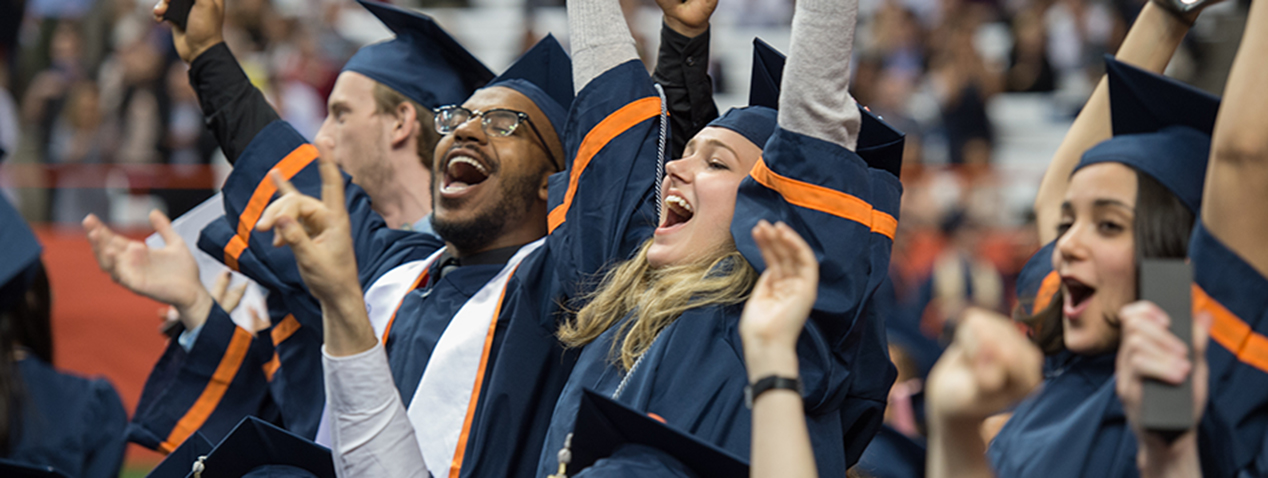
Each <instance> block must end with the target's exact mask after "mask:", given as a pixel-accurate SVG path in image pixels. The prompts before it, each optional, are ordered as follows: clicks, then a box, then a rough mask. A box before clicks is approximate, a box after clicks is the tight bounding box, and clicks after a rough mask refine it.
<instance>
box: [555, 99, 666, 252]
mask: <svg viewBox="0 0 1268 478" xmlns="http://www.w3.org/2000/svg"><path fill="white" fill-rule="evenodd" d="M656 116H660V98H658V97H655V96H649V97H647V98H643V99H640V100H637V101H634V102H632V103H630V104H628V105H625V106H623V107H621V109H619V110H616V112H614V113H612V114H610V115H608V117H607V118H604V119H603V121H600V122H599V124H597V125H595V127H594V129H591V130H590V132H589V133H586V137H585V139H583V140H582V141H581V146H580V147H578V148H577V157H576V159H574V160H573V162H572V170H571V171H570V172H569V174H568V190H567V191H566V192H565V193H564V201H563V203H561V204H559V206H556V207H555V209H554V210H552V211H550V215H549V216H547V218H546V224H547V227H548V229H547V230H548V231H551V232H553V231H554V230H555V229H556V228H558V227H559V226H560V225H562V224H563V223H564V220H565V219H567V216H568V208H569V207H571V206H572V200H573V198H575V197H576V195H577V181H578V180H580V178H581V173H582V171H585V169H586V166H589V165H590V160H592V159H594V156H595V155H596V154H599V151H602V150H603V147H604V146H607V145H608V143H610V142H612V140H613V139H615V138H616V137H617V136H620V135H621V133H624V132H626V131H628V130H629V129H630V128H633V127H634V125H637V124H639V123H642V122H643V121H646V120H648V119H650V118H654V117H656Z"/></svg>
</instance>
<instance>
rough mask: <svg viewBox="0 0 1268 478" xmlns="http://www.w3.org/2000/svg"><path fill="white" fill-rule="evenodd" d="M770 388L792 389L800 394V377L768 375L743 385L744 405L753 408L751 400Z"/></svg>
mask: <svg viewBox="0 0 1268 478" xmlns="http://www.w3.org/2000/svg"><path fill="white" fill-rule="evenodd" d="M771 390H792V391H794V392H797V395H801V394H802V389H801V379H799V378H789V377H780V376H778V375H768V376H766V377H763V378H762V379H761V380H758V381H757V382H755V383H753V384H751V385H748V386H746V387H744V405H745V406H747V407H748V408H749V409H750V410H752V409H753V401H754V400H757V397H759V396H761V395H762V394H763V393H766V392H769V391H771Z"/></svg>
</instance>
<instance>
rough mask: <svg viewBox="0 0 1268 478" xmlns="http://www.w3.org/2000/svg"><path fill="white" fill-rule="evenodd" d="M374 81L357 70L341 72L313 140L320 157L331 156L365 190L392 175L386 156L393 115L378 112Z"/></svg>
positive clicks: (385, 180) (375, 186)
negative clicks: (323, 119)
mask: <svg viewBox="0 0 1268 478" xmlns="http://www.w3.org/2000/svg"><path fill="white" fill-rule="evenodd" d="M375 84H376V82H375V81H374V80H371V79H370V78H369V77H367V76H365V75H362V74H360V73H357V72H353V71H345V72H343V73H340V74H339V78H338V79H336V80H335V87H334V89H333V90H332V91H331V92H330V98H329V99H328V100H327V103H326V106H327V111H326V120H325V121H323V122H322V123H321V129H320V130H318V131H317V138H316V141H314V143H315V144H316V145H317V149H318V151H319V152H320V154H321V156H322V157H325V158H330V159H331V160H334V162H335V164H338V165H339V167H341V168H343V170H344V171H346V172H347V173H348V174H349V175H351V176H352V181H353V182H355V183H357V185H358V186H361V187H362V188H364V189H366V190H367V191H375V190H377V189H378V188H379V187H380V186H381V185H384V184H387V183H388V182H389V181H390V180H391V178H392V166H391V164H390V162H389V161H388V160H387V156H388V149H389V148H390V143H391V135H390V134H391V127H392V121H390V120H393V119H394V118H392V117H391V116H390V115H385V114H380V113H378V111H377V108H376V107H375V103H374V85H375Z"/></svg>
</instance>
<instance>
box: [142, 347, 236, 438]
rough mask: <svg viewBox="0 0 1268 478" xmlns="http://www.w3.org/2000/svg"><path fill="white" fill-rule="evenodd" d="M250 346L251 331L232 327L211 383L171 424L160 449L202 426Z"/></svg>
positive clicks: (226, 388) (218, 401)
mask: <svg viewBox="0 0 1268 478" xmlns="http://www.w3.org/2000/svg"><path fill="white" fill-rule="evenodd" d="M250 347H251V333H250V332H247V331H246V330H245V329H243V328H241V327H234V330H233V338H232V339H230V341H229V348H228V350H226V351H225V355H224V357H222V358H221V359H220V365H218V366H216V371H215V372H214V373H213V374H212V376H211V383H208V384H207V388H204V389H203V393H202V394H201V395H199V396H198V400H196V401H195V402H194V406H192V407H190V408H189V411H187V412H185V416H183V417H181V419H180V420H179V421H177V422H176V426H175V427H172V433H171V434H169V435H168V436H167V440H164V441H163V443H161V444H159V448H160V449H162V450H164V451H165V452H168V453H170V452H171V451H172V450H175V449H176V447H178V446H180V444H181V442H184V441H185V439H186V438H189V436H190V435H192V434H193V433H194V432H195V431H197V430H198V429H199V428H202V426H203V423H206V421H207V418H208V417H210V416H211V412H213V411H215V410H216V406H217V405H219V404H220V399H222V398H224V396H225V391H226V390H228V389H229V384H230V383H231V382H233V378H234V377H235V376H237V375H238V369H240V368H241V367H242V361H243V360H244V359H246V356H247V351H248V349H250Z"/></svg>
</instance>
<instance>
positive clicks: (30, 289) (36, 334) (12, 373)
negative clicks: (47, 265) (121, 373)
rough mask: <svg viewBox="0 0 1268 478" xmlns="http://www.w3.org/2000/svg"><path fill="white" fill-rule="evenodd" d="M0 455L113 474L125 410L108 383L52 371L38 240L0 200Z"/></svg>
mask: <svg viewBox="0 0 1268 478" xmlns="http://www.w3.org/2000/svg"><path fill="white" fill-rule="evenodd" d="M0 251H3V255H0V458H3V459H5V460H9V461H11V462H16V463H18V464H23V465H30V466H35V467H39V468H49V467H51V468H53V469H54V470H57V471H59V472H61V473H63V474H65V475H67V476H71V477H87V478H95V477H113V476H117V475H118V473H119V467H120V466H121V465H122V464H123V451H124V445H125V441H124V434H123V433H124V428H125V427H126V426H127V415H126V413H125V412H124V410H123V403H122V402H121V401H120V400H119V394H118V393H116V392H115V390H114V387H112V386H110V383H109V382H107V381H105V380H103V379H84V378H81V377H77V376H74V375H70V374H67V373H63V372H60V371H58V370H57V369H55V368H53V366H52V362H53V343H52V334H51V330H50V327H49V314H50V311H51V308H50V306H51V304H52V300H51V299H52V297H51V294H50V289H49V282H48V275H47V274H46V272H45V270H44V264H43V263H42V262H41V261H40V258H39V253H40V247H39V243H38V242H36V239H35V236H34V235H33V234H31V230H30V229H29V228H28V227H27V225H26V223H25V222H24V221H23V220H22V218H21V217H20V216H18V214H17V211H15V210H13V208H12V207H11V206H10V205H9V203H8V202H7V201H5V200H4V199H3V198H2V197H0Z"/></svg>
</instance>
